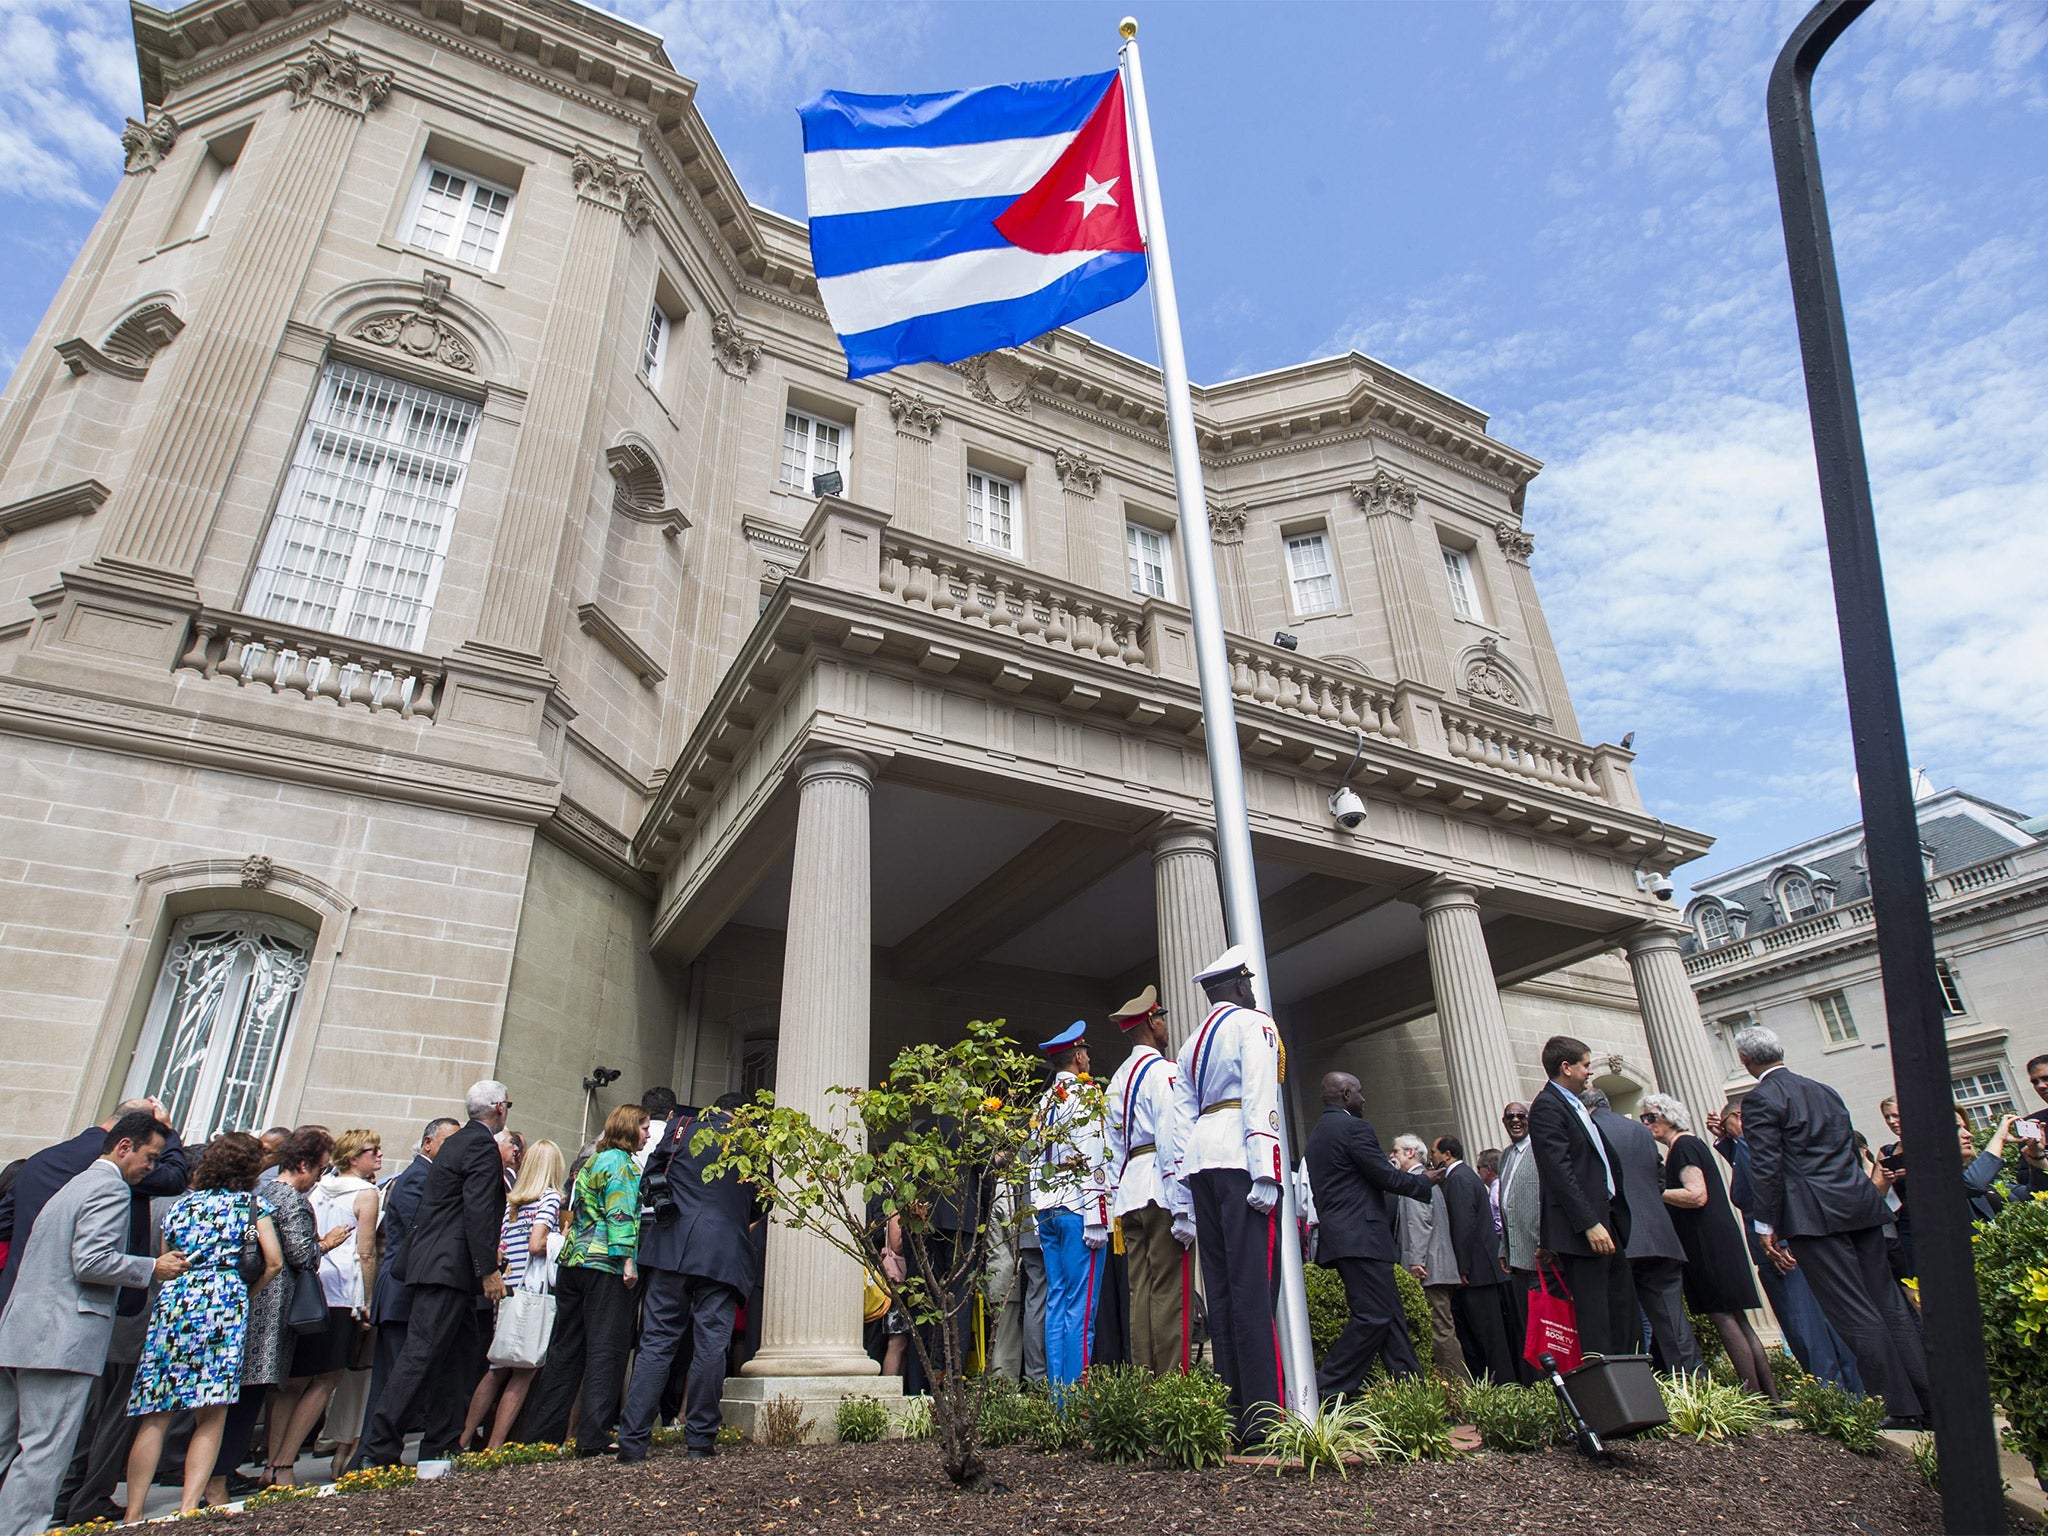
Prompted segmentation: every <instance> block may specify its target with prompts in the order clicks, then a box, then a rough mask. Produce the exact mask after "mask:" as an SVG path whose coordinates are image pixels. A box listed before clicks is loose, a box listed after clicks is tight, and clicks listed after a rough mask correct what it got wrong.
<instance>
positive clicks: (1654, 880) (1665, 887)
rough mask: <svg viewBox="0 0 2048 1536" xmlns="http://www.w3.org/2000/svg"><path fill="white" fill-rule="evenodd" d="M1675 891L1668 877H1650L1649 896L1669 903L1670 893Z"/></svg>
mask: <svg viewBox="0 0 2048 1536" xmlns="http://www.w3.org/2000/svg"><path fill="white" fill-rule="evenodd" d="M1675 889H1676V887H1674V886H1673V885H1672V883H1671V877H1670V876H1669V875H1652V876H1650V885H1649V891H1650V894H1651V895H1652V896H1654V897H1656V898H1657V899H1658V900H1659V901H1669V900H1670V899H1671V896H1672V892H1673V891H1674V890H1675Z"/></svg>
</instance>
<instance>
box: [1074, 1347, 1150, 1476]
mask: <svg viewBox="0 0 2048 1536" xmlns="http://www.w3.org/2000/svg"><path fill="white" fill-rule="evenodd" d="M1151 1386H1152V1373H1151V1372H1150V1371H1148V1370H1146V1369H1145V1368H1144V1367H1143V1366H1140V1365H1098V1366H1095V1367H1093V1368H1092V1369H1090V1371H1089V1372H1088V1374H1087V1375H1086V1376H1085V1377H1083V1378H1082V1381H1081V1386H1080V1389H1079V1390H1078V1392H1077V1393H1076V1394H1075V1396H1076V1399H1077V1401H1076V1404H1075V1409H1076V1412H1077V1413H1078V1414H1079V1415H1080V1419H1081V1427H1082V1433H1083V1434H1085V1435H1086V1436H1087V1437H1088V1443H1089V1444H1090V1445H1091V1446H1093V1447H1094V1449H1095V1459H1096V1460H1097V1461H1115V1462H1128V1461H1143V1460H1144V1459H1145V1456H1146V1453H1147V1452H1149V1451H1150V1450H1151V1449H1152V1430H1151V1425H1150V1423H1149V1419H1148V1415H1147V1413H1146V1408H1147V1406H1148V1401H1149V1398H1150V1396H1151Z"/></svg>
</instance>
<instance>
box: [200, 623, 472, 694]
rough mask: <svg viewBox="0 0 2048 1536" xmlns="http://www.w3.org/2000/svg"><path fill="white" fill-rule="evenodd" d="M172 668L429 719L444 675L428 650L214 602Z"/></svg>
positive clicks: (215, 679)
mask: <svg viewBox="0 0 2048 1536" xmlns="http://www.w3.org/2000/svg"><path fill="white" fill-rule="evenodd" d="M173 670H174V671H178V672H193V673H197V674H198V675H199V676H200V677H202V678H204V679H206V680H207V681H209V682H222V681H224V682H228V683H232V684H234V685H235V686H236V687H238V688H264V689H267V690H268V691H269V692H271V693H274V694H292V695H296V696H297V697H299V698H302V699H305V700H308V701H310V702H324V703H328V704H332V705H334V706H335V707H337V708H340V709H359V710H362V711H364V712H366V713H371V714H391V715H395V716H397V717H398V718H399V719H402V720H420V721H425V722H431V721H432V720H433V718H434V715H435V713H436V711H437V710H438V708H439V702H438V701H439V697H440V693H441V689H442V685H443V680H444V672H443V669H442V667H441V664H440V663H439V662H437V661H435V660H433V659H432V658H431V657H427V656H420V655H416V654H414V653H412V652H410V651H400V650H394V649H391V648H388V647H385V646H376V645H370V644H367V643H365V642H363V641H360V640H350V639H348V638H346V637H345V636H341V635H332V634H327V633H324V632H322V631H320V630H315V629H302V628H300V627H298V626H297V625H293V624H279V623H275V622H273V621H271V620H269V619H258V618H253V617H251V616H250V615H248V614H243V613H223V612H219V611H217V610H213V609H201V610H200V611H199V612H198V613H196V614H195V615H193V618H192V626H191V630H190V632H189V633H188V635H187V636H186V640H185V644H184V645H183V646H182V647H180V650H179V655H178V660H177V663H176V665H175V667H174V669H173Z"/></svg>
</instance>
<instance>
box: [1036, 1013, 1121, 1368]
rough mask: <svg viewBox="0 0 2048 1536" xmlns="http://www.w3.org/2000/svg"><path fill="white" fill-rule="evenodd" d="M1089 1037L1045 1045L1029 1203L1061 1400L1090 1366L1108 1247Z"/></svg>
mask: <svg viewBox="0 0 2048 1536" xmlns="http://www.w3.org/2000/svg"><path fill="white" fill-rule="evenodd" d="M1087 1032H1088V1025H1087V1022H1086V1021H1085V1020H1077V1021H1076V1022H1075V1023H1073V1024H1070V1025H1068V1026H1067V1027H1066V1028H1065V1029H1063V1030H1061V1031H1060V1032H1059V1033H1058V1034H1057V1035H1054V1036H1053V1037H1052V1038H1051V1039H1050V1040H1047V1041H1046V1042H1044V1043H1043V1044H1042V1045H1040V1046H1039V1050H1040V1051H1042V1052H1044V1053H1045V1057H1046V1060H1047V1061H1048V1062H1050V1063H1051V1065H1052V1069H1053V1079H1052V1085H1051V1086H1050V1087H1048V1088H1047V1089H1046V1090H1045V1097H1044V1098H1043V1099H1041V1100H1040V1101H1039V1105H1038V1125H1039V1129H1040V1131H1041V1133H1042V1135H1043V1137H1044V1145H1043V1149H1042V1150H1041V1151H1040V1153H1039V1167H1038V1172H1037V1173H1036V1174H1035V1175H1034V1176H1033V1178H1032V1181H1031V1202H1032V1205H1033V1206H1034V1207H1035V1208H1036V1210H1037V1212H1038V1240H1039V1244H1040V1246H1041V1247H1042V1248H1043V1249H1044V1251H1045V1377H1046V1381H1047V1382H1048V1384H1049V1385H1050V1386H1051V1388H1052V1390H1053V1392H1054V1393H1055V1394H1058V1393H1059V1392H1061V1391H1062V1390H1064V1389H1065V1388H1066V1387H1068V1386H1071V1385H1072V1384H1073V1383H1074V1382H1076V1381H1079V1380H1080V1379H1081V1372H1082V1371H1083V1370H1084V1369H1085V1368H1086V1367H1087V1364H1088V1354H1089V1351H1090V1349H1091V1348H1092V1347H1093V1344H1094V1333H1095V1294H1096V1287H1097V1286H1098V1285H1100V1284H1101V1280H1102V1249H1103V1246H1104V1245H1105V1244H1106V1243H1108V1241H1109V1188H1108V1184H1107V1182H1106V1181H1105V1179H1104V1177H1103V1173H1104V1168H1103V1164H1104V1161H1105V1157H1106V1149H1105V1148H1104V1145H1103V1139H1102V1101H1101V1097H1100V1095H1099V1093H1098V1092H1097V1091H1096V1090H1095V1089H1094V1088H1093V1087H1092V1086H1091V1084H1090V1083H1089V1081H1088V1041H1087V1039H1086V1035H1087Z"/></svg>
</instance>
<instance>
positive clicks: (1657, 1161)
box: [1580, 1085, 1707, 1371]
mask: <svg viewBox="0 0 2048 1536" xmlns="http://www.w3.org/2000/svg"><path fill="white" fill-rule="evenodd" d="M1580 1097H1581V1098H1582V1099H1584V1100H1585V1102H1586V1108H1588V1109H1589V1110H1591V1111H1592V1112H1593V1125H1594V1127H1595V1129H1597V1130H1598V1131H1599V1132H1600V1134H1601V1135H1602V1136H1604V1137H1606V1138H1607V1145H1608V1146H1610V1147H1611V1148H1613V1149H1614V1161H1615V1166H1616V1167H1617V1168H1619V1169H1620V1171H1621V1193H1622V1197H1623V1198H1624V1199H1625V1200H1627V1201H1628V1216H1629V1222H1628V1243H1627V1245H1626V1247H1625V1249H1624V1251H1625V1252H1626V1253H1627V1254H1628V1270H1629V1278H1630V1279H1631V1280H1633V1281H1634V1282H1635V1287H1636V1300H1637V1302H1638V1303H1640V1304H1641V1306H1642V1309H1643V1315H1644V1316H1645V1317H1647V1318H1649V1320H1650V1337H1651V1338H1652V1339H1653V1340H1655V1341H1656V1345H1657V1350H1658V1353H1659V1354H1661V1355H1662V1356H1663V1357H1664V1368H1665V1369H1666V1370H1670V1371H1703V1370H1705V1369H1706V1368H1707V1367H1706V1361H1705V1360H1703V1359H1702V1358H1701V1357H1700V1341H1699V1340H1698V1339H1696V1338H1694V1337H1693V1332H1692V1324H1691V1323H1690V1322H1688V1321H1687V1320H1686V1316H1685V1244H1684V1243H1682V1242H1680V1241H1679V1237H1678V1228H1677V1227H1675V1226H1673V1225H1672V1223H1671V1211H1670V1208H1669V1207H1668V1206H1666V1205H1665V1203H1664V1154H1663V1153H1662V1152H1661V1151H1660V1150H1659V1149H1658V1146H1657V1138H1656V1137H1655V1136H1653V1135H1651V1134H1650V1128H1649V1127H1648V1126H1646V1125H1644V1124H1643V1123H1642V1122H1641V1121H1640V1120H1631V1119H1629V1117H1628V1116H1627V1115H1620V1114H1616V1113H1615V1111H1614V1106H1613V1105H1612V1104H1610V1103H1608V1102H1607V1095H1606V1093H1605V1092H1604V1091H1603V1090H1601V1089H1599V1088H1594V1087H1592V1086H1590V1085H1589V1086H1588V1087H1587V1089H1586V1091H1585V1092H1584V1093H1583V1094H1581V1095H1580Z"/></svg>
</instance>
